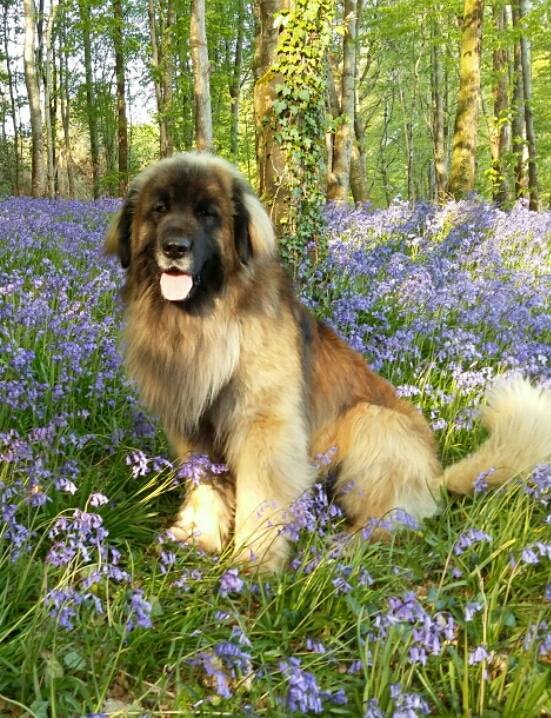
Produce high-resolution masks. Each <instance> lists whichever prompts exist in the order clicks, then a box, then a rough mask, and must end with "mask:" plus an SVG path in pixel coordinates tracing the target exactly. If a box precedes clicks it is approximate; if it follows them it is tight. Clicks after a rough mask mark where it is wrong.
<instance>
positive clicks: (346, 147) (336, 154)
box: [327, 0, 357, 204]
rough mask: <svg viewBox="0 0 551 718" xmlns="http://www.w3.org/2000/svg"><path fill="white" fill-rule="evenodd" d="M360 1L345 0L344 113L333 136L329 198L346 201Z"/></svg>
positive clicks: (342, 91)
mask: <svg viewBox="0 0 551 718" xmlns="http://www.w3.org/2000/svg"><path fill="white" fill-rule="evenodd" d="M356 13H357V3H356V0H344V19H345V22H346V31H345V34H344V37H343V44H342V53H343V61H342V74H341V96H340V115H339V117H338V119H337V122H338V127H337V129H336V131H335V135H334V138H333V163H332V168H331V172H330V173H329V184H328V187H327V199H328V200H330V201H332V202H338V203H340V204H346V203H347V202H348V195H349V191H350V162H351V157H352V141H353V136H354V96H355V95H354V78H355V74H356V73H355V69H356V36H357V35H356Z"/></svg>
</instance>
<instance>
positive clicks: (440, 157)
mask: <svg viewBox="0 0 551 718" xmlns="http://www.w3.org/2000/svg"><path fill="white" fill-rule="evenodd" d="M438 36H439V32H438V26H437V24H436V23H435V27H433V33H432V48H431V95H432V144H433V152H434V194H435V197H434V199H435V200H436V201H437V202H439V203H442V202H445V201H446V182H447V175H448V161H447V155H446V128H445V112H444V78H443V72H442V49H441V47H440V39H439V37H438Z"/></svg>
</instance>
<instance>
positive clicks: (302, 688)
mask: <svg viewBox="0 0 551 718" xmlns="http://www.w3.org/2000/svg"><path fill="white" fill-rule="evenodd" d="M279 670H280V671H281V672H282V673H283V674H284V675H285V677H286V678H287V700H286V704H287V708H288V709H289V711H290V712H291V713H306V712H308V711H311V712H312V713H322V711H323V707H322V702H321V691H320V689H319V686H318V684H317V682H316V679H315V677H314V676H313V674H312V673H310V672H309V671H305V670H304V669H302V668H301V667H300V659H298V658H294V657H292V658H289V659H288V660H287V661H280V663H279Z"/></svg>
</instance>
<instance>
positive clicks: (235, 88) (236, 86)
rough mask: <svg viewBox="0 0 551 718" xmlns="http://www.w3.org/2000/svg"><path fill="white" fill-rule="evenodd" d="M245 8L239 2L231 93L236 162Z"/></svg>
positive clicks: (232, 132)
mask: <svg viewBox="0 0 551 718" xmlns="http://www.w3.org/2000/svg"><path fill="white" fill-rule="evenodd" d="M244 22H245V17H244V8H243V0H239V7H238V15H237V23H238V26H237V38H236V41H235V55H234V61H233V73H232V77H231V80H230V86H229V93H230V98H231V127H230V152H231V155H232V157H233V159H234V160H236V159H237V150H238V143H239V99H240V94H241V65H242V62H243V36H244Z"/></svg>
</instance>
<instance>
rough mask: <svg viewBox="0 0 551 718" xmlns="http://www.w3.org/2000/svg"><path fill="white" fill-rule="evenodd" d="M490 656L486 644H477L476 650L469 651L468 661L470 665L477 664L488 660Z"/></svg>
mask: <svg viewBox="0 0 551 718" xmlns="http://www.w3.org/2000/svg"><path fill="white" fill-rule="evenodd" d="M488 658H490V654H489V653H488V651H487V649H486V646H482V645H481V646H477V647H476V648H475V649H474V650H472V651H471V652H470V653H469V659H468V663H469V665H470V666H475V665H476V664H477V663H482V661H487V660H488Z"/></svg>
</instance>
